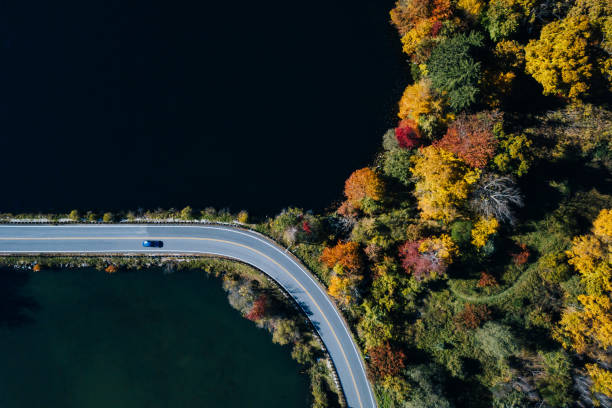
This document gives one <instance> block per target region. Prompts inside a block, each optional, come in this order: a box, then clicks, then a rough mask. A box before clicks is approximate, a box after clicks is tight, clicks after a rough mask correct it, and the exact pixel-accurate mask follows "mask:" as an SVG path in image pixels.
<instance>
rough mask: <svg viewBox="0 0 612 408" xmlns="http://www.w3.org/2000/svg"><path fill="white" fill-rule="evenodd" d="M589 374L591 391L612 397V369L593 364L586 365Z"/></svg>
mask: <svg viewBox="0 0 612 408" xmlns="http://www.w3.org/2000/svg"><path fill="white" fill-rule="evenodd" d="M586 368H587V372H588V373H589V376H590V377H591V378H592V379H593V387H592V388H593V391H594V392H600V393H602V394H605V395H607V396H608V397H612V371H609V370H606V369H605V368H601V367H599V366H597V365H595V364H587V365H586Z"/></svg>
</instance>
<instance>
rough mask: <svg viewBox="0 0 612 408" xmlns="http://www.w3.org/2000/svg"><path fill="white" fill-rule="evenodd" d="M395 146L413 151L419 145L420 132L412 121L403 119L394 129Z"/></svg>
mask: <svg viewBox="0 0 612 408" xmlns="http://www.w3.org/2000/svg"><path fill="white" fill-rule="evenodd" d="M395 138H396V139H397V145H398V146H399V147H400V148H402V149H414V148H415V147H418V146H419V145H420V144H421V132H419V127H418V125H417V123H416V122H415V121H414V120H411V119H404V120H402V121H401V122H400V123H399V126H398V127H397V128H395Z"/></svg>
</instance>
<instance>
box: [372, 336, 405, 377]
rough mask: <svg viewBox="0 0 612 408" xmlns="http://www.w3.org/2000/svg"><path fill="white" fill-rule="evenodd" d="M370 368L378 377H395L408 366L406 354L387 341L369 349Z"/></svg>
mask: <svg viewBox="0 0 612 408" xmlns="http://www.w3.org/2000/svg"><path fill="white" fill-rule="evenodd" d="M369 355H370V368H371V369H372V371H373V373H374V375H375V376H376V377H378V378H384V377H388V376H391V377H395V376H397V375H398V374H399V373H400V372H401V371H402V370H403V369H404V367H405V366H406V355H405V354H404V352H402V351H401V350H394V349H393V348H391V345H390V344H389V343H388V342H386V343H384V344H382V345H380V346H377V347H373V348H371V349H370V350H369Z"/></svg>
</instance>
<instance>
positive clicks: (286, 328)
mask: <svg viewBox="0 0 612 408" xmlns="http://www.w3.org/2000/svg"><path fill="white" fill-rule="evenodd" d="M297 338H298V330H297V326H296V324H295V321H293V320H290V319H280V320H278V321H277V322H276V324H275V329H274V333H273V334H272V341H273V342H274V343H277V344H280V345H281V346H284V345H286V344H289V343H292V342H294V341H296V340H297Z"/></svg>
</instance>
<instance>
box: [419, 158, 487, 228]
mask: <svg viewBox="0 0 612 408" xmlns="http://www.w3.org/2000/svg"><path fill="white" fill-rule="evenodd" d="M410 171H411V172H412V174H413V175H414V177H415V178H416V179H417V182H416V184H415V190H414V194H415V196H416V198H417V201H418V207H419V210H420V211H421V217H423V218H424V219H434V220H444V221H451V220H453V219H454V218H456V217H457V215H458V210H457V208H458V207H459V206H460V205H461V204H463V203H464V201H465V200H466V199H467V196H468V193H469V191H470V187H471V185H472V184H474V183H475V182H476V181H477V180H478V178H479V177H480V170H478V169H471V168H470V166H468V165H467V164H466V163H465V162H464V161H462V160H460V159H458V158H457V157H456V156H455V155H453V154H452V153H450V152H447V151H446V150H444V149H441V148H438V147H435V146H428V147H425V148H423V149H421V150H420V151H419V155H418V156H416V158H415V159H414V166H413V167H412V168H411V169H410Z"/></svg>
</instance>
